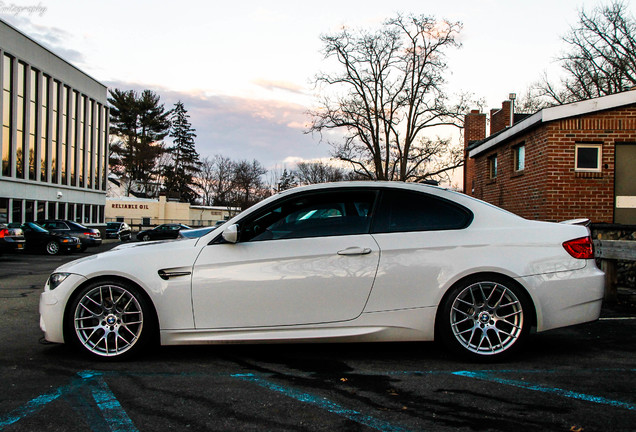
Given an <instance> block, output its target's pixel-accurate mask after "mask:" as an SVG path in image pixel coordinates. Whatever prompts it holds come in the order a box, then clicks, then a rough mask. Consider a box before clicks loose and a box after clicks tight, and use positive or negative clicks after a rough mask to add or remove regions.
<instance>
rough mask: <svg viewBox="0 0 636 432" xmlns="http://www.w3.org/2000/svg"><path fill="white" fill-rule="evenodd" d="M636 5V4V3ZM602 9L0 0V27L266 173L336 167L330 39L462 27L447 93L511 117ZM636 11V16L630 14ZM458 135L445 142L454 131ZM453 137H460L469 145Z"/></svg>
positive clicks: (466, 2) (199, 142) (542, 3)
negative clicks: (323, 99)
mask: <svg viewBox="0 0 636 432" xmlns="http://www.w3.org/2000/svg"><path fill="white" fill-rule="evenodd" d="M626 3H627V4H628V5H629V7H630V9H631V10H632V11H633V10H634V4H636V0H627V1H626ZM598 4H599V1H598V0H593V1H592V0H534V1H531V2H530V1H518V0H505V1H504V0H479V1H475V0H446V1H431V0H419V1H414V0H391V1H377V0H365V1H360V0H338V1H334V0H322V1H320V2H308V1H299V0H294V1H286V0H285V1H282V0H266V1H263V0H261V1H255V0H243V1H240V2H238V1H224V2H220V1H210V0H201V1H194V0H181V1H165V0H153V1H148V0H135V1H131V0H127V1H122V0H109V1H79V0H0V19H2V20H4V21H6V22H8V23H9V24H11V25H13V26H14V27H16V28H17V29H19V30H20V31H22V32H23V33H25V34H27V35H28V36H30V37H31V38H33V39H35V40H36V41H38V42H40V43H41V44H43V45H45V46H46V47H47V48H49V49H50V50H52V51H53V52H55V53H56V54H58V55H59V56H60V57H62V58H64V59H65V60H67V61H69V62H70V63H72V64H74V65H75V66H77V67H78V68H80V69H81V70H83V71H84V72H86V73H88V74H89V75H91V76H92V77H93V78H95V79H97V80H98V81H100V82H102V83H103V84H105V85H107V86H108V87H109V88H119V89H122V90H130V89H133V90H139V91H140V90H143V89H150V90H153V91H155V92H156V93H157V94H159V96H160V97H161V101H162V102H163V103H164V104H165V106H166V108H172V107H173V106H174V104H175V103H176V102H177V101H178V100H181V101H182V102H183V103H184V105H185V108H186V109H187V110H188V113H189V115H190V121H191V123H192V126H193V127H194V129H196V133H197V139H196V148H197V150H198V151H199V153H200V154H201V156H202V157H206V156H208V157H212V156H214V155H215V154H222V155H224V156H227V157H230V158H232V159H236V160H238V159H250V160H251V159H257V160H258V161H260V162H261V163H262V164H263V165H264V166H265V167H266V168H268V169H281V168H282V167H286V168H288V169H290V168H291V169H293V168H294V166H295V161H298V160H314V159H319V158H329V156H330V151H331V147H330V146H329V145H328V144H327V143H326V142H324V141H321V140H320V137H318V136H312V135H311V134H306V133H305V131H306V129H307V126H308V124H309V122H310V120H311V118H310V117H309V116H308V114H307V112H308V110H310V109H312V108H316V107H317V93H316V90H315V88H314V86H313V84H312V80H313V78H314V77H315V75H316V74H317V73H319V72H327V71H333V69H331V67H332V64H331V63H329V62H327V61H325V59H324V58H323V55H322V54H321V48H322V45H321V42H320V36H321V35H323V34H329V33H333V32H337V31H338V30H339V29H341V28H342V27H343V26H347V27H348V28H351V29H358V28H364V29H372V28H376V27H377V26H378V25H379V24H380V23H381V22H382V21H384V20H385V19H387V18H390V17H393V16H395V15H396V14H397V13H415V14H426V15H433V16H435V17H437V18H440V19H447V20H450V21H461V22H462V23H463V30H462V32H461V34H460V41H461V42H462V47H461V48H459V49H454V50H451V51H449V52H448V59H447V60H448V68H447V76H446V79H447V86H446V89H447V92H448V93H449V94H450V95H452V94H459V93H461V92H472V93H473V94H474V95H475V96H477V97H478V98H483V99H484V100H485V102H486V109H489V108H499V107H501V102H502V101H503V100H505V99H507V98H508V94H509V93H517V94H518V95H521V94H523V93H524V92H525V90H526V89H527V88H528V86H529V85H531V84H532V83H533V82H535V81H537V80H538V79H539V78H540V77H541V75H542V74H543V73H548V75H549V76H550V77H558V75H559V73H560V69H559V66H558V63H557V62H556V58H557V57H558V55H559V54H560V53H561V52H563V51H564V50H565V49H566V47H567V46H566V45H565V44H564V43H563V42H562V40H561V37H562V36H563V35H564V34H565V33H566V32H567V31H568V30H569V28H570V26H571V25H574V24H575V23H576V21H577V16H578V10H579V9H581V8H585V10H587V11H589V10H591V9H593V8H594V7H595V6H596V5H598ZM632 13H633V12H632ZM449 133H450V132H449V131H447V130H441V131H436V132H434V134H440V135H448V134H449ZM453 139H454V140H455V141H456V142H458V141H459V136H458V135H454V137H453Z"/></svg>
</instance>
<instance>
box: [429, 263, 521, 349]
mask: <svg viewBox="0 0 636 432" xmlns="http://www.w3.org/2000/svg"><path fill="white" fill-rule="evenodd" d="M531 314H532V308H531V304H530V300H529V299H528V297H527V295H526V293H525V292H524V291H523V290H522V289H521V288H520V287H519V286H517V285H516V284H515V283H514V282H512V281H508V280H505V279H504V278H500V277H494V276H493V277H486V278H483V279H471V280H466V281H464V282H463V283H461V284H459V285H458V286H456V287H455V288H453V289H452V291H451V292H450V293H449V295H448V296H446V298H445V301H444V303H443V305H442V309H441V315H440V317H439V321H438V332H439V334H440V336H441V339H442V341H443V342H444V343H445V344H446V345H447V346H448V347H449V348H451V349H452V350H454V351H456V352H459V353H460V354H461V355H463V356H465V357H469V358H471V359H481V360H499V359H500V358H502V357H505V356H508V355H510V354H512V353H514V352H515V351H517V350H518V349H520V347H521V346H522V345H523V343H524V342H525V340H526V338H527V336H528V333H529V332H530V326H531Z"/></svg>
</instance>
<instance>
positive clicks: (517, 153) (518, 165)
mask: <svg viewBox="0 0 636 432" xmlns="http://www.w3.org/2000/svg"><path fill="white" fill-rule="evenodd" d="M512 161H513V164H514V166H513V168H514V171H515V172H519V171H523V170H524V169H525V167H526V146H525V144H519V145H518V146H515V147H513V148H512Z"/></svg>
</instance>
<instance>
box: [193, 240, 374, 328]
mask: <svg viewBox="0 0 636 432" xmlns="http://www.w3.org/2000/svg"><path fill="white" fill-rule="evenodd" d="M379 256H380V254H379V249H378V246H377V244H376V242H375V241H374V240H373V237H372V236H371V235H369V234H359V235H349V236H332V237H318V238H299V239H279V240H270V241H256V242H245V243H237V244H212V245H209V246H206V247H205V248H204V249H203V251H202V252H201V254H200V256H199V257H198V259H197V261H196V263H195V265H194V272H193V279H192V298H193V307H194V315H195V324H196V327H197V328H228V327H262V326H280V325H294V324H311V323H324V322H334V321H345V320H351V319H354V318H356V317H357V316H359V315H360V313H361V312H362V310H363V309H364V306H365V304H366V301H367V299H368V297H369V293H370V291H371V287H372V285H373V280H374V278H375V273H376V270H377V266H378V260H379Z"/></svg>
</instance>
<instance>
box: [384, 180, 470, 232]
mask: <svg viewBox="0 0 636 432" xmlns="http://www.w3.org/2000/svg"><path fill="white" fill-rule="evenodd" d="M472 218H473V215H472V213H471V212H470V211H469V210H468V209H466V208H464V207H462V206H460V205H458V204H455V203H453V202H451V201H448V200H445V199H442V198H439V197H436V196H432V195H428V194H425V193H419V192H413V191H406V190H384V191H383V192H382V200H381V203H380V208H379V209H378V213H377V217H376V219H375V222H374V224H373V232H374V233H391V232H408V231H439V230H454V229H462V228H466V227H467V226H468V225H469V224H470V222H471V221H472Z"/></svg>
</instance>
